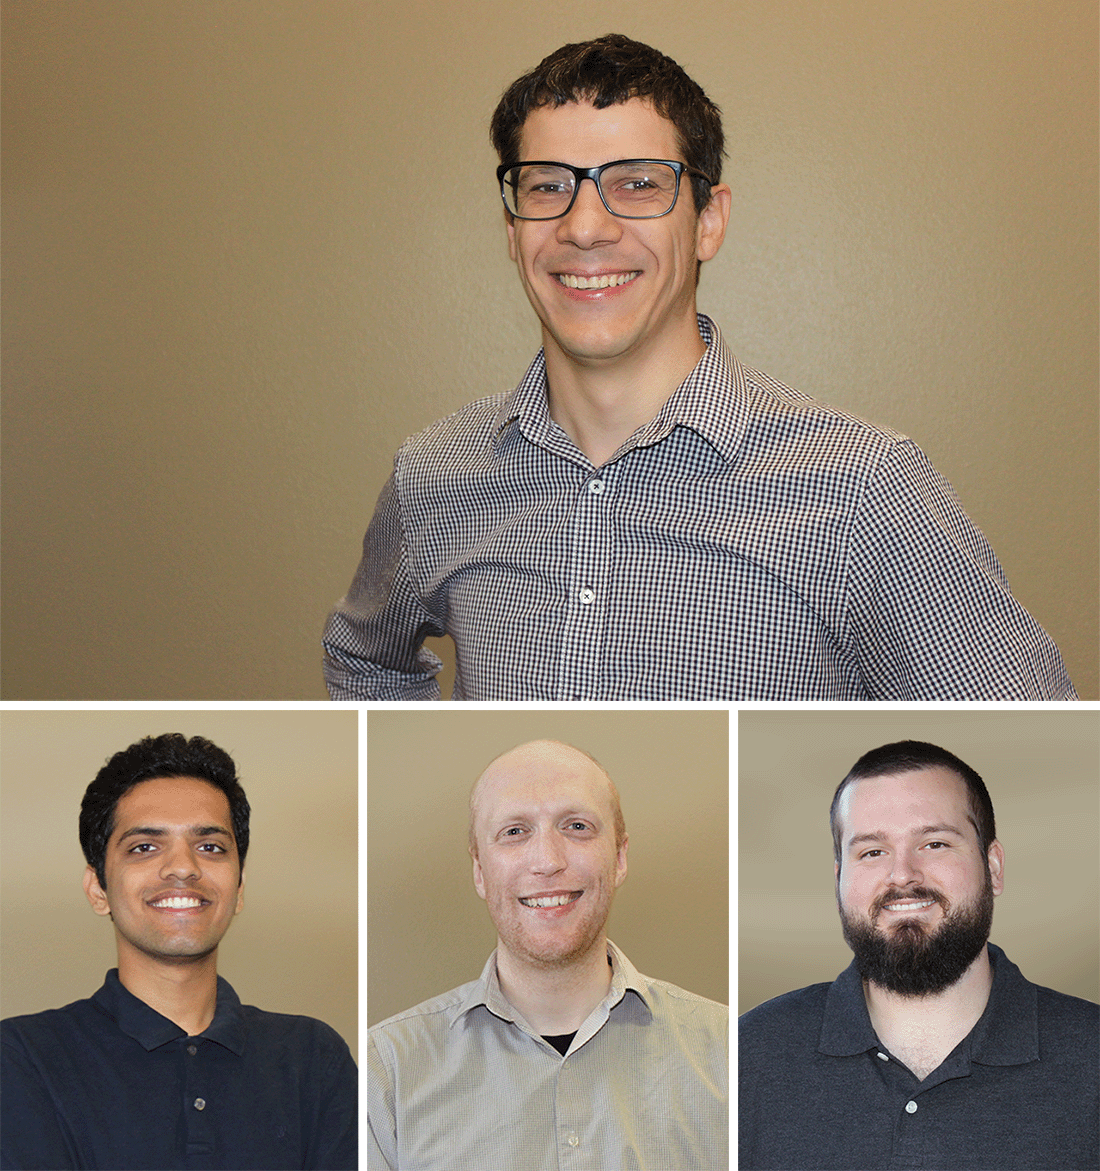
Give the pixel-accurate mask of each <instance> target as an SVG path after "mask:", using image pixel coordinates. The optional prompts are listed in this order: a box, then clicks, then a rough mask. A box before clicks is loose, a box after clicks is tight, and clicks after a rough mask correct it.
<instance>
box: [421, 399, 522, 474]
mask: <svg viewBox="0 0 1100 1171" xmlns="http://www.w3.org/2000/svg"><path fill="white" fill-rule="evenodd" d="M512 393H514V392H512V391H505V392H502V393H500V394H493V395H488V396H487V397H485V398H479V399H475V400H474V401H473V402H471V403H467V404H466V405H465V406H464V407H461V408H460V409H459V410H457V411H455V412H453V413H452V414H450V415H446V416H445V417H444V418H442V419H437V420H436V421H435V422H434V423H432V424H431V425H430V426H428V427H425V428H424V429H423V430H422V431H418V432H416V434H415V435H410V436H409V438H408V439H406V440H405V442H404V443H403V444H402V445H401V447H400V450H399V451H398V459H399V460H401V461H408V460H416V459H428V458H432V457H435V458H437V459H438V458H443V457H445V456H446V455H447V454H448V453H452V454H453V453H460V452H462V451H464V450H465V449H473V450H477V449H478V448H481V447H484V446H486V445H487V444H489V443H490V442H491V440H492V438H493V436H494V434H495V432H496V426H497V419H498V416H499V415H500V410H501V407H503V406H504V404H505V402H507V400H508V398H509V397H510V395H511V394H512Z"/></svg>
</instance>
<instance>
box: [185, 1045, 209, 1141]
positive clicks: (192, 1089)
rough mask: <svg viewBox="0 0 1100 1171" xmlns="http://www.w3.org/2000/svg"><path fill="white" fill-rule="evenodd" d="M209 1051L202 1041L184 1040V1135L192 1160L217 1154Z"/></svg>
mask: <svg viewBox="0 0 1100 1171" xmlns="http://www.w3.org/2000/svg"><path fill="white" fill-rule="evenodd" d="M209 1050H210V1046H209V1044H208V1043H207V1042H205V1041H203V1039H202V1038H201V1037H186V1038H185V1039H184V1040H183V1131H184V1141H185V1142H186V1144H187V1154H188V1156H202V1155H212V1154H213V1153H214V1126H213V1117H212V1115H213V1111H212V1110H211V1109H210V1107H211V1105H212V1101H211V1097H210V1094H211V1090H210V1083H209V1075H208V1072H207V1071H208V1067H209V1057H210V1052H209Z"/></svg>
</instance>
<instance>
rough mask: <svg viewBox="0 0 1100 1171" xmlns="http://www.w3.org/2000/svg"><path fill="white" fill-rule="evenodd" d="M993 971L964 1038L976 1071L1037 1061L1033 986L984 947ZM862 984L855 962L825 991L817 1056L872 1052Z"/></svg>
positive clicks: (1001, 955) (875, 1040)
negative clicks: (982, 1005)
mask: <svg viewBox="0 0 1100 1171" xmlns="http://www.w3.org/2000/svg"><path fill="white" fill-rule="evenodd" d="M987 946H988V948H989V960H990V963H991V965H992V967H993V985H992V987H991V988H990V990H989V1001H988V1002H987V1004H986V1006H985V1011H984V1012H983V1013H982V1015H981V1016H980V1017H979V1018H978V1023H977V1024H976V1025H975V1026H974V1028H973V1029H971V1031H970V1035H969V1038H968V1041H969V1048H970V1059H971V1060H972V1061H976V1062H978V1063H979V1064H981V1065H1022V1064H1024V1063H1025V1062H1028V1061H1035V1060H1036V1059H1037V1058H1038V1056H1039V1007H1038V1005H1039V1000H1038V993H1037V991H1036V988H1035V985H1034V984H1032V983H1031V981H1030V980H1026V979H1025V978H1024V975H1023V973H1022V972H1021V971H1020V969H1019V968H1018V967H1017V966H1016V965H1015V964H1014V963H1013V962H1012V961H1011V960H1010V959H1009V958H1008V957H1007V956H1006V955H1005V953H1004V952H1003V951H1002V950H1001V949H1000V948H999V947H997V946H996V945H995V944H992V943H990V944H988V945H987ZM878 1045H879V1040H878V1038H877V1037H876V1036H875V1030H874V1028H873V1027H872V1025H871V1018H870V1015H869V1014H868V1012H867V1002H866V1000H865V999H864V996H863V981H862V980H861V978H860V975H859V972H858V971H857V970H856V965H855V961H853V962H852V963H851V964H849V965H848V967H847V968H845V969H844V971H843V972H841V973H840V975H839V976H838V977H837V978H836V980H834V981H833V983H832V984H831V985H830V986H829V990H828V992H827V993H826V996H825V1018H824V1020H823V1022H822V1025H821V1039H820V1041H819V1043H818V1050H819V1052H821V1053H828V1054H829V1055H831V1056H833V1057H849V1056H851V1055H853V1054H855V1053H863V1052H865V1051H866V1050H868V1049H872V1048H877V1047H878Z"/></svg>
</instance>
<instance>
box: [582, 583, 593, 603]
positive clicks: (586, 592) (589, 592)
mask: <svg viewBox="0 0 1100 1171" xmlns="http://www.w3.org/2000/svg"><path fill="white" fill-rule="evenodd" d="M579 596H580V600H581V605H582V606H591V605H592V603H593V602H594V601H595V600H596V591H595V590H594V589H590V588H589V587H588V586H585V587H584V589H583V590H581V592H580V595H579Z"/></svg>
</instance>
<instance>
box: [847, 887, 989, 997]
mask: <svg viewBox="0 0 1100 1171" xmlns="http://www.w3.org/2000/svg"><path fill="white" fill-rule="evenodd" d="M917 898H919V899H932V900H934V901H935V902H937V903H938V904H939V905H940V907H941V908H942V909H943V912H944V914H943V919H942V921H941V922H940V923H939V925H938V926H937V927H935V928H933V929H931V930H929V929H928V928H926V927H925V926H924V924H922V923H921V922H920V921H919V920H918V919H915V918H914V919H904V918H902V919H900V920H899V921H898V923H897V924H895V926H894V928H893V930H892V931H890V932H886V931H883V930H882V929H881V928H879V927H877V926H876V925H875V918H876V917H877V915H878V914H879V913H880V912H881V911H882V907H883V906H884V905H885V904H886V903H890V902H897V901H900V900H901V899H917ZM837 905H838V907H839V910H840V923H841V928H842V930H843V932H844V939H845V942H846V943H847V944H848V946H849V947H850V948H851V949H852V952H853V954H854V955H855V962H856V967H857V969H858V970H859V974H860V975H861V976H862V977H863V979H864V980H869V981H870V982H871V983H872V984H877V985H878V986H879V987H881V988H884V989H885V990H886V991H888V992H893V993H896V994H897V995H899V996H931V995H934V994H936V993H937V992H942V991H944V989H946V988H950V987H951V985H952V984H955V983H956V982H957V981H958V980H959V979H961V977H962V975H963V973H964V972H966V970H967V968H969V967H970V965H971V964H972V963H973V962H974V961H975V960H976V959H977V958H978V955H979V954H980V952H981V950H982V948H983V947H985V945H986V943H987V941H988V940H989V932H990V929H991V927H992V925H993V879H992V876H991V875H990V872H989V867H988V865H987V866H986V870H985V882H984V883H983V886H982V890H981V892H980V893H979V895H978V897H977V898H976V899H975V900H974V901H973V902H969V903H963V904H960V905H959V906H957V907H952V906H951V904H950V903H949V902H948V901H947V899H946V898H945V897H944V896H943V895H942V894H939V893H938V892H936V891H932V890H929V889H927V888H925V887H918V888H916V889H915V890H912V891H905V892H898V891H891V892H889V893H888V894H886V895H883V896H882V897H881V898H879V899H878V900H876V903H875V905H874V906H873V907H872V909H871V918H870V919H864V918H857V917H856V916H854V915H850V914H849V913H848V912H847V911H846V910H845V909H844V907H843V906H841V905H840V901H839V898H838V900H837ZM886 913H889V912H886Z"/></svg>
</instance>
